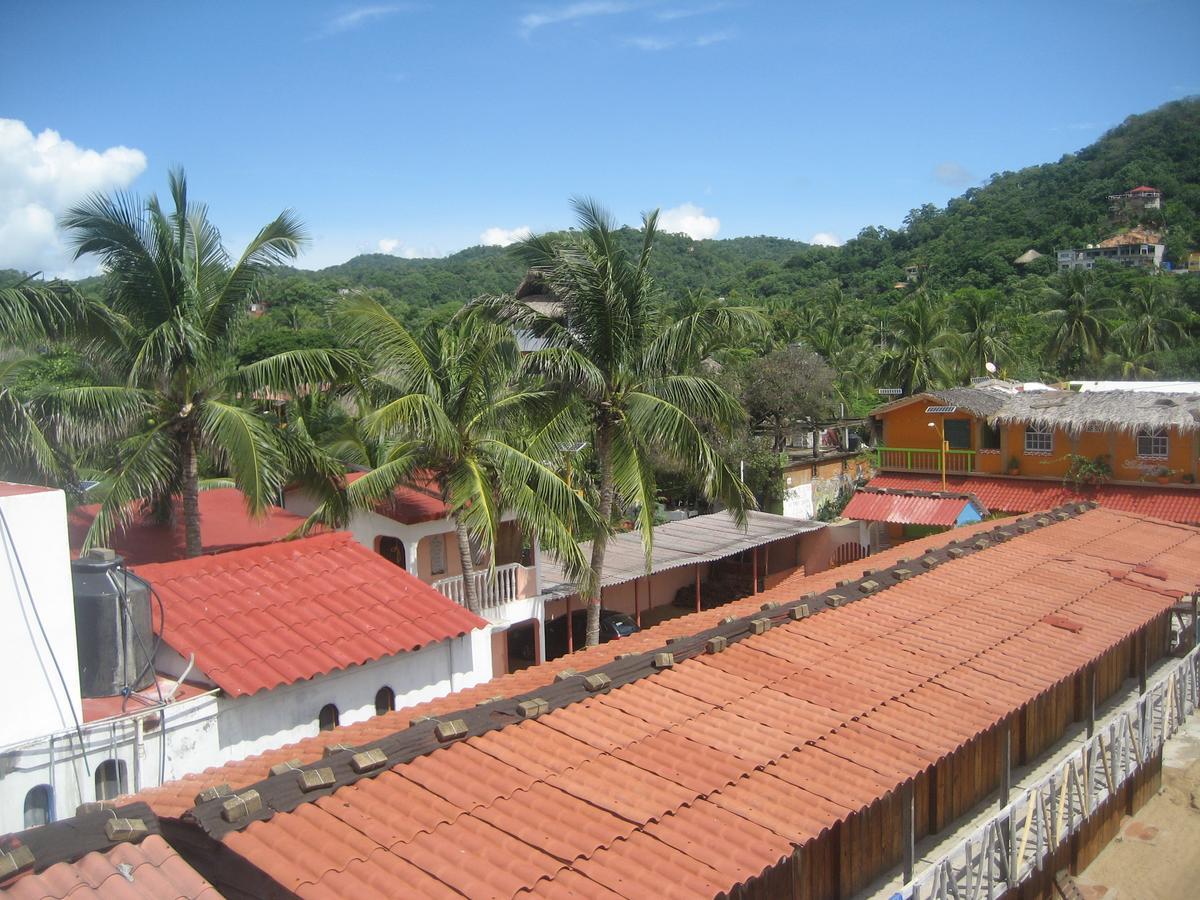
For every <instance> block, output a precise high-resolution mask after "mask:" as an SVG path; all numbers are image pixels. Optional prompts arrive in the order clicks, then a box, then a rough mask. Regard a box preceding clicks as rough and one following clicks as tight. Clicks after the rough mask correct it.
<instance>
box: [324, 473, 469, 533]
mask: <svg viewBox="0 0 1200 900" xmlns="http://www.w3.org/2000/svg"><path fill="white" fill-rule="evenodd" d="M365 474H366V473H365V472H351V473H349V474H348V475H347V476H346V483H347V484H353V483H354V482H355V481H357V480H358V479H360V478H362V477H363V475H365ZM429 487H430V488H431V489H435V487H434V485H433V484H432V482H430V484H429ZM378 512H379V514H380V515H381V516H387V517H388V518H389V519H394V520H396V521H397V522H400V523H401V524H403V525H417V524H419V523H421V522H436V521H438V520H439V519H444V518H446V516H448V515H450V510H449V509H447V508H446V504H444V503H443V502H442V501H441V500H439V499H438V498H437V497H431V496H430V495H429V494H427V493H425V492H424V491H419V490H417V489H416V488H410V487H398V488H396V490H395V491H393V492H392V499H391V500H390V501H389V502H387V503H384V504H382V505H381V506H380V507H379V510H378Z"/></svg>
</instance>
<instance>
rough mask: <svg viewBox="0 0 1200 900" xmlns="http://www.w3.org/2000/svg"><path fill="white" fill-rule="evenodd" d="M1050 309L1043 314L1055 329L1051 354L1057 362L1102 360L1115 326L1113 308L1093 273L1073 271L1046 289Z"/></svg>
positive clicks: (1074, 362)
mask: <svg viewBox="0 0 1200 900" xmlns="http://www.w3.org/2000/svg"><path fill="white" fill-rule="evenodd" d="M1046 299H1047V301H1048V303H1049V308H1048V309H1047V310H1045V311H1044V312H1043V313H1042V315H1043V316H1044V317H1045V318H1046V320H1047V321H1049V322H1050V323H1051V325H1052V326H1053V328H1054V330H1053V332H1051V335H1050V345H1049V350H1050V353H1051V354H1052V355H1053V357H1054V358H1055V359H1056V360H1059V361H1066V362H1067V363H1068V364H1074V365H1079V364H1083V363H1092V362H1097V361H1099V359H1100V357H1101V356H1102V355H1103V353H1104V348H1105V343H1106V342H1107V340H1108V336H1109V331H1110V327H1111V323H1110V316H1111V312H1112V310H1111V307H1110V306H1109V305H1108V303H1107V302H1106V301H1105V300H1104V299H1103V298H1102V297H1101V296H1099V293H1098V291H1097V290H1096V284H1095V277H1094V276H1093V275H1092V274H1091V273H1090V272H1085V271H1080V270H1078V269H1072V270H1070V271H1067V272H1063V273H1062V274H1061V275H1059V276H1058V278H1057V280H1056V283H1055V284H1054V286H1053V287H1049V288H1047V289H1046Z"/></svg>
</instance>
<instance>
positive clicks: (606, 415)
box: [477, 200, 753, 646]
mask: <svg viewBox="0 0 1200 900" xmlns="http://www.w3.org/2000/svg"><path fill="white" fill-rule="evenodd" d="M573 205H574V208H575V211H576V213H577V215H578V223H579V227H578V230H576V231H572V232H570V233H568V234H567V235H566V236H563V237H553V236H534V237H531V238H529V239H528V240H526V241H524V242H522V243H521V244H518V245H517V247H516V252H517V254H518V255H519V257H520V258H521V259H522V260H523V261H524V262H525V263H527V264H528V265H530V266H532V267H534V268H536V269H537V270H539V271H540V272H541V273H543V275H544V279H545V281H546V283H547V284H548V285H549V286H550V287H551V289H552V290H553V291H554V294H555V295H556V296H557V297H558V298H559V299H560V300H561V301H562V303H563V308H564V314H565V315H564V319H565V321H560V320H557V319H550V318H547V317H545V316H541V315H539V314H538V313H537V312H535V311H534V310H532V309H530V308H529V307H528V306H525V305H524V304H522V303H519V302H518V301H516V300H513V299H511V298H491V299H485V300H481V301H480V302H479V303H478V304H477V305H478V306H479V307H481V308H484V309H490V310H491V311H493V312H499V313H500V314H501V316H502V318H503V319H504V320H506V321H508V322H510V323H512V324H514V325H517V326H518V327H521V328H523V329H525V330H528V331H531V332H532V333H534V334H535V335H537V336H539V337H541V338H543V339H544V340H545V341H546V342H547V344H548V346H547V347H546V348H545V349H542V350H538V351H535V352H533V353H530V354H529V355H528V356H527V357H526V360H525V362H526V367H527V369H528V371H530V372H531V373H535V374H538V375H540V376H541V377H544V378H545V379H546V382H547V384H548V385H550V386H551V387H552V388H554V389H560V390H562V391H564V392H566V393H567V394H568V395H569V396H571V397H573V398H575V399H576V401H577V404H578V407H579V408H580V410H581V416H582V419H583V423H584V428H585V430H586V433H587V434H588V436H589V437H590V438H591V443H592V446H593V449H594V452H595V458H596V463H597V467H598V469H599V474H598V479H597V486H598V498H599V500H598V511H599V516H600V524H599V526H598V527H597V528H596V529H595V533H594V534H593V536H592V557H591V571H592V578H591V584H590V585H588V586H587V587H586V588H585V589H584V590H582V591H581V596H582V597H583V598H584V600H585V602H586V603H587V607H588V620H587V645H588V646H593V645H595V644H596V643H597V641H598V639H599V622H600V595H599V584H600V580H601V578H602V575H603V571H604V557H605V550H606V548H607V545H608V534H609V530H610V528H611V522H612V518H613V513H614V510H616V509H617V508H618V507H621V508H630V507H636V509H637V520H638V524H639V527H640V529H641V532H642V541H643V543H644V545H645V547H646V553H647V562H649V555H650V552H651V547H652V542H653V539H654V531H653V526H654V510H655V504H656V500H657V489H656V481H655V467H654V458H655V457H656V456H661V457H664V458H667V459H669V460H671V461H673V462H674V463H675V464H677V465H678V466H679V467H680V468H682V469H684V470H685V471H687V472H688V473H690V474H691V475H692V476H693V477H694V478H696V480H697V481H698V482H699V484H700V487H701V490H702V492H703V494H704V495H705V496H706V497H710V498H715V499H719V500H721V501H722V502H724V503H725V504H726V505H727V506H728V507H729V508H730V510H731V511H732V512H733V514H734V515H735V516H738V517H739V518H740V517H741V516H742V515H743V514H744V510H745V508H746V507H747V505H750V504H752V503H753V498H752V497H751V495H750V493H749V490H748V489H747V488H746V486H745V485H744V484H743V483H742V482H741V481H740V480H739V479H738V477H737V475H736V474H735V473H734V472H733V471H732V470H731V469H730V467H729V466H728V464H727V463H726V462H725V461H724V460H723V459H722V458H721V456H720V454H719V453H718V452H717V450H716V449H715V448H714V447H713V445H712V443H711V441H710V440H709V437H708V434H707V433H706V431H705V428H704V427H703V426H702V424H701V423H707V425H708V426H709V427H711V428H713V429H716V430H717V431H718V432H720V433H725V434H728V433H729V432H730V431H731V429H732V428H733V426H734V425H735V424H736V423H738V422H740V421H741V420H742V419H743V417H744V413H743V412H742V410H741V408H740V407H739V405H738V403H737V401H736V400H735V399H734V398H733V397H731V396H730V395H729V394H728V393H727V392H726V391H725V390H724V389H722V388H721V387H719V386H718V385H717V384H716V383H714V382H713V381H711V380H709V379H707V378H704V377H701V376H698V375H691V374H680V373H683V372H686V371H687V369H688V367H689V365H690V364H691V363H692V362H693V361H694V360H695V359H696V357H697V348H698V347H705V348H710V349H711V348H713V347H715V346H716V345H717V344H718V338H719V337H720V336H721V334H723V333H728V332H729V331H730V330H732V329H734V327H735V326H738V327H740V326H741V325H742V324H745V325H747V326H749V325H750V324H751V323H749V322H746V321H745V320H746V319H747V317H746V316H745V315H743V314H741V313H731V312H730V311H729V309H728V308H723V309H722V310H721V314H720V315H714V314H710V313H711V310H710V311H703V310H702V311H698V312H693V313H691V314H688V315H684V316H681V317H680V318H678V319H675V320H673V321H670V322H667V321H664V317H663V316H662V315H661V314H660V310H661V308H662V305H661V303H660V301H659V298H658V291H657V288H656V285H655V281H654V279H653V277H652V276H651V274H650V262H651V257H652V253H653V250H654V246H655V240H656V238H657V235H658V227H657V223H658V214H657V213H656V212H655V213H650V214H649V215H647V216H646V217H645V218H644V220H643V225H642V241H641V247H640V248H639V249H638V250H637V252H636V253H631V252H629V251H627V250H626V249H625V248H624V247H622V246H621V243H620V240H619V237H618V233H617V229H616V226H615V224H614V223H613V221H612V219H611V218H610V217H609V215H608V213H607V212H605V211H604V210H603V209H602V208H601V207H600V206H598V205H597V204H596V203H595V202H593V201H591V200H576V201H574V203H573Z"/></svg>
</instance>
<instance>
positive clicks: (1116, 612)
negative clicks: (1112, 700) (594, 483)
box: [147, 509, 1200, 897]
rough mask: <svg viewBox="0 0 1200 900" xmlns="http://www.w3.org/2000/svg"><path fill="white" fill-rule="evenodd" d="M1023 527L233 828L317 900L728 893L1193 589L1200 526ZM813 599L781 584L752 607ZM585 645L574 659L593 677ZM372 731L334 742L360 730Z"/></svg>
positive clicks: (1080, 519)
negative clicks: (840, 602) (1140, 570)
mask: <svg viewBox="0 0 1200 900" xmlns="http://www.w3.org/2000/svg"><path fill="white" fill-rule="evenodd" d="M964 530H965V529H964ZM961 533H962V532H961V531H960V532H956V534H961ZM1014 534H1015V536H1011V537H1010V538H1009V539H1006V540H1003V541H1002V542H1001V543H995V544H991V545H990V546H986V549H980V550H978V551H974V552H971V553H970V554H968V555H965V556H963V557H962V558H959V559H952V560H949V561H947V562H945V563H943V564H941V565H938V566H937V567H935V568H933V569H931V570H930V571H928V572H923V571H922V570H920V569H918V572H920V573H921V574H915V575H913V576H912V577H910V578H908V579H907V580H904V581H901V582H900V583H898V584H895V585H894V586H892V587H889V588H887V589H886V590H881V591H879V592H877V593H875V594H869V595H867V596H865V597H863V599H861V600H859V601H857V602H855V603H853V604H850V605H847V606H845V607H842V608H839V609H834V610H830V611H828V612H824V613H821V614H819V615H816V616H813V617H811V618H808V619H803V620H801V621H793V622H783V623H782V624H778V625H776V627H774V628H772V629H770V630H769V631H768V632H766V633H765V634H761V635H758V636H754V637H747V638H745V639H744V640H741V641H739V642H738V643H736V644H732V645H731V646H730V647H729V649H728V650H726V651H725V652H723V653H718V654H714V655H700V656H694V657H691V658H689V659H687V660H685V661H682V662H677V663H676V664H675V666H674V667H673V668H668V669H664V670H662V671H661V672H658V673H657V674H654V675H649V676H646V677H642V678H640V679H639V680H637V681H634V682H632V683H629V684H626V685H625V686H623V687H620V688H617V689H614V690H611V691H609V692H606V693H602V694H598V695H596V696H593V697H589V698H588V699H585V700H582V701H579V702H577V703H574V704H572V705H570V706H568V707H564V708H562V709H559V710H556V711H554V712H551V713H549V714H547V715H544V716H541V717H539V718H536V719H530V720H526V721H522V722H520V723H519V724H511V725H508V726H506V727H503V728H500V729H498V730H492V731H487V732H485V733H482V734H480V735H479V736H476V737H470V738H468V739H466V740H463V741H461V742H457V743H454V744H451V745H448V746H446V747H444V748H442V749H438V750H434V751H432V752H431V753H429V754H428V755H425V756H418V757H416V758H415V759H413V760H412V761H411V762H408V763H405V764H401V765H396V766H394V767H393V768H392V769H391V770H390V771H388V772H386V773H384V774H382V775H380V776H378V777H375V778H371V779H361V780H359V781H357V782H355V783H354V784H351V785H347V786H345V787H342V788H340V789H338V790H336V791H335V792H333V793H331V794H329V795H327V796H322V797H321V798H320V799H317V800H315V801H312V802H301V803H300V805H299V806H298V807H296V808H295V809H294V811H292V812H280V813H276V814H275V815H274V816H273V817H272V818H270V819H269V820H266V821H256V822H254V823H252V824H250V825H249V826H248V827H246V828H244V829H242V830H240V831H232V832H229V833H227V834H225V835H224V837H223V838H222V841H223V843H224V844H225V846H226V847H227V848H229V849H230V850H232V851H234V852H235V853H237V854H239V855H241V856H242V857H243V858H245V859H246V860H248V861H250V862H252V863H253V864H254V865H255V866H257V867H259V868H260V869H261V870H263V871H264V872H266V873H267V874H268V875H269V876H270V877H272V878H274V879H275V880H277V881H278V882H279V884H280V885H281V886H282V887H284V888H285V889H287V890H291V891H294V892H296V893H297V894H299V895H300V896H311V897H332V896H354V897H382V896H387V895H388V894H389V893H392V894H394V893H395V890H396V885H403V886H404V887H405V888H406V889H408V890H409V892H411V893H415V894H422V895H426V894H427V895H431V896H442V895H446V896H448V895H451V892H458V893H460V894H465V895H467V896H512V895H514V894H515V893H517V892H518V891H521V890H529V891H531V892H534V893H537V894H554V895H562V894H564V893H567V892H570V891H573V892H576V893H577V894H579V895H583V896H606V895H609V894H607V893H606V892H612V893H616V894H620V895H623V896H641V895H645V894H647V893H656V894H661V893H663V891H664V890H666V889H667V888H669V889H670V891H669V894H670V895H671V896H676V895H677V896H695V895H701V894H703V895H710V896H711V895H713V894H716V893H718V892H722V891H729V890H731V889H733V888H735V887H736V886H737V885H739V884H740V883H742V882H744V881H745V880H746V879H747V878H749V877H751V876H753V875H755V874H757V873H759V872H762V871H763V870H764V869H765V868H767V867H770V866H773V865H775V864H776V863H777V862H778V861H779V860H780V859H781V858H783V857H784V856H786V855H788V854H789V853H790V852H791V850H792V848H793V846H799V845H803V844H805V843H806V842H808V841H809V840H811V839H813V838H814V837H817V836H819V835H821V834H822V833H824V832H825V831H826V830H828V829H830V828H832V827H833V826H835V825H837V824H838V823H840V822H842V821H844V820H845V819H846V817H847V816H849V815H850V814H851V813H853V812H855V811H857V810H861V809H863V808H865V807H866V806H868V805H870V804H872V803H874V802H875V801H876V800H877V799H879V798H881V797H884V796H887V795H888V794H889V793H890V792H892V791H894V790H896V789H897V788H899V787H900V786H901V785H902V784H904V783H906V782H907V781H909V780H910V779H912V778H913V777H914V776H916V775H917V774H919V773H921V772H923V771H925V770H926V769H927V768H928V767H929V766H931V765H932V764H934V763H936V762H937V761H939V760H940V759H942V758H944V757H945V756H947V755H948V754H950V753H953V752H955V751H957V750H958V749H960V748H961V747H962V746H963V745H964V744H965V743H966V742H969V741H971V740H972V739H974V738H975V737H977V736H978V735H980V734H981V733H982V732H984V731H985V730H987V729H990V728H992V727H995V726H996V725H998V724H999V723H1001V722H1002V721H1004V720H1005V719H1006V718H1007V717H1008V716H1009V715H1011V713H1012V712H1013V711H1014V710H1016V709H1019V708H1021V707H1022V706H1024V705H1025V704H1026V703H1028V702H1030V701H1032V700H1034V699H1035V698H1037V697H1038V696H1040V695H1041V694H1043V693H1044V692H1045V691H1047V690H1048V689H1050V688H1052V687H1054V686H1055V685H1057V684H1059V683H1061V682H1062V681H1063V680H1064V679H1067V678H1071V677H1074V676H1075V675H1076V674H1077V673H1078V672H1079V671H1080V670H1081V669H1082V668H1083V667H1085V666H1086V665H1088V664H1089V663H1090V662H1092V661H1093V660H1095V659H1097V658H1099V657H1100V656H1101V655H1103V654H1105V653H1107V652H1108V651H1109V650H1110V649H1111V648H1113V647H1115V646H1116V645H1117V644H1119V643H1120V642H1121V641H1123V640H1125V639H1127V638H1128V637H1130V636H1131V635H1132V634H1134V633H1135V632H1136V631H1137V630H1138V629H1140V628H1142V627H1144V626H1145V625H1147V624H1148V623H1149V622H1151V621H1153V620H1154V619H1156V618H1160V617H1161V616H1162V615H1164V614H1165V613H1166V611H1167V610H1169V609H1170V607H1171V605H1172V604H1173V603H1174V602H1175V600H1176V598H1177V597H1178V595H1179V592H1180V590H1194V589H1195V588H1196V586H1197V579H1196V572H1195V568H1194V561H1195V559H1196V558H1198V555H1200V530H1197V529H1194V528H1188V527H1184V526H1180V525H1174V524H1170V523H1165V522H1157V521H1153V520H1148V519H1145V518H1142V517H1139V516H1134V515H1129V514H1123V513H1119V512H1114V511H1112V510H1105V509H1098V510H1093V511H1091V512H1087V513H1084V514H1082V515H1078V516H1077V517H1075V518H1068V519H1066V520H1065V521H1061V522H1054V523H1053V524H1049V520H1048V524H1047V526H1046V527H1044V528H1040V529H1036V530H1033V531H1032V532H1030V533H1027V534H1016V533H1015V532H1014ZM926 543H927V544H929V543H932V542H926ZM909 552H911V550H910V551H909ZM863 562H864V561H860V563H859V565H862V564H863ZM1144 565H1151V566H1152V567H1153V568H1155V569H1160V570H1162V572H1161V573H1159V574H1163V573H1165V574H1166V576H1167V578H1166V580H1162V579H1157V578H1154V577H1152V576H1149V575H1140V574H1137V573H1136V568H1137V567H1138V566H1144ZM796 599H797V596H796V588H795V585H794V584H786V583H785V585H784V586H781V587H780V588H776V589H773V590H772V591H768V592H766V593H765V594H760V595H758V596H757V597H755V598H753V601H752V602H754V603H761V602H763V601H771V600H779V601H793V600H796ZM728 609H729V608H728V607H726V608H723V609H721V610H719V611H718V610H714V611H713V612H716V613H718V614H724V613H726V612H728ZM705 615H706V614H705V613H701V614H697V615H696V616H694V617H689V619H690V621H689V622H688V624H689V625H690V626H692V630H694V629H695V626H697V625H699V624H701V622H700V620H701V618H702V617H703V616H705ZM1047 616H1057V617H1061V618H1062V619H1065V620H1070V621H1072V622H1077V623H1082V628H1080V629H1079V630H1078V631H1077V632H1076V631H1071V630H1067V629H1064V628H1062V627H1058V626H1057V625H1055V624H1050V623H1048V622H1046V621H1045V620H1046V617H1047ZM671 624H674V625H676V626H677V627H678V625H679V624H680V623H679V622H676V623H671ZM636 637H640V636H635V638H636ZM633 640H634V639H632V638H629V639H625V640H623V641H621V642H618V643H620V644H622V645H623V646H622V647H621V648H620V649H621V650H627V649H637V648H636V647H631V646H630V643H628V642H633ZM597 649H599V648H597ZM587 652H588V653H591V652H592V651H587ZM585 656H586V654H581V655H579V656H577V657H576V658H575V659H573V660H571V662H572V663H574V665H575V667H577V668H579V669H584V668H586V667H587V666H588V665H589V664H590V663H592V662H593V660H592V659H587V658H585ZM463 699H464V698H463V696H462V695H460V696H459V697H458V698H457V701H458V707H459V708H461V707H462V705H463ZM387 718H389V717H382V719H384V720H386V719H387ZM356 727H357V726H352V727H351V728H346V729H340V730H338V731H335V732H334V733H332V734H330V735H329V738H331V739H334V740H339V741H354V740H355V739H356V738H357V737H358V736H359V735H360V734H361V731H360V732H356V733H354V737H352V736H351V735H352V732H354V728H356ZM392 727H393V728H394V727H395V723H394V721H393V723H392ZM151 793H152V792H151ZM147 799H149V800H153V798H152V797H149V796H147Z"/></svg>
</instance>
